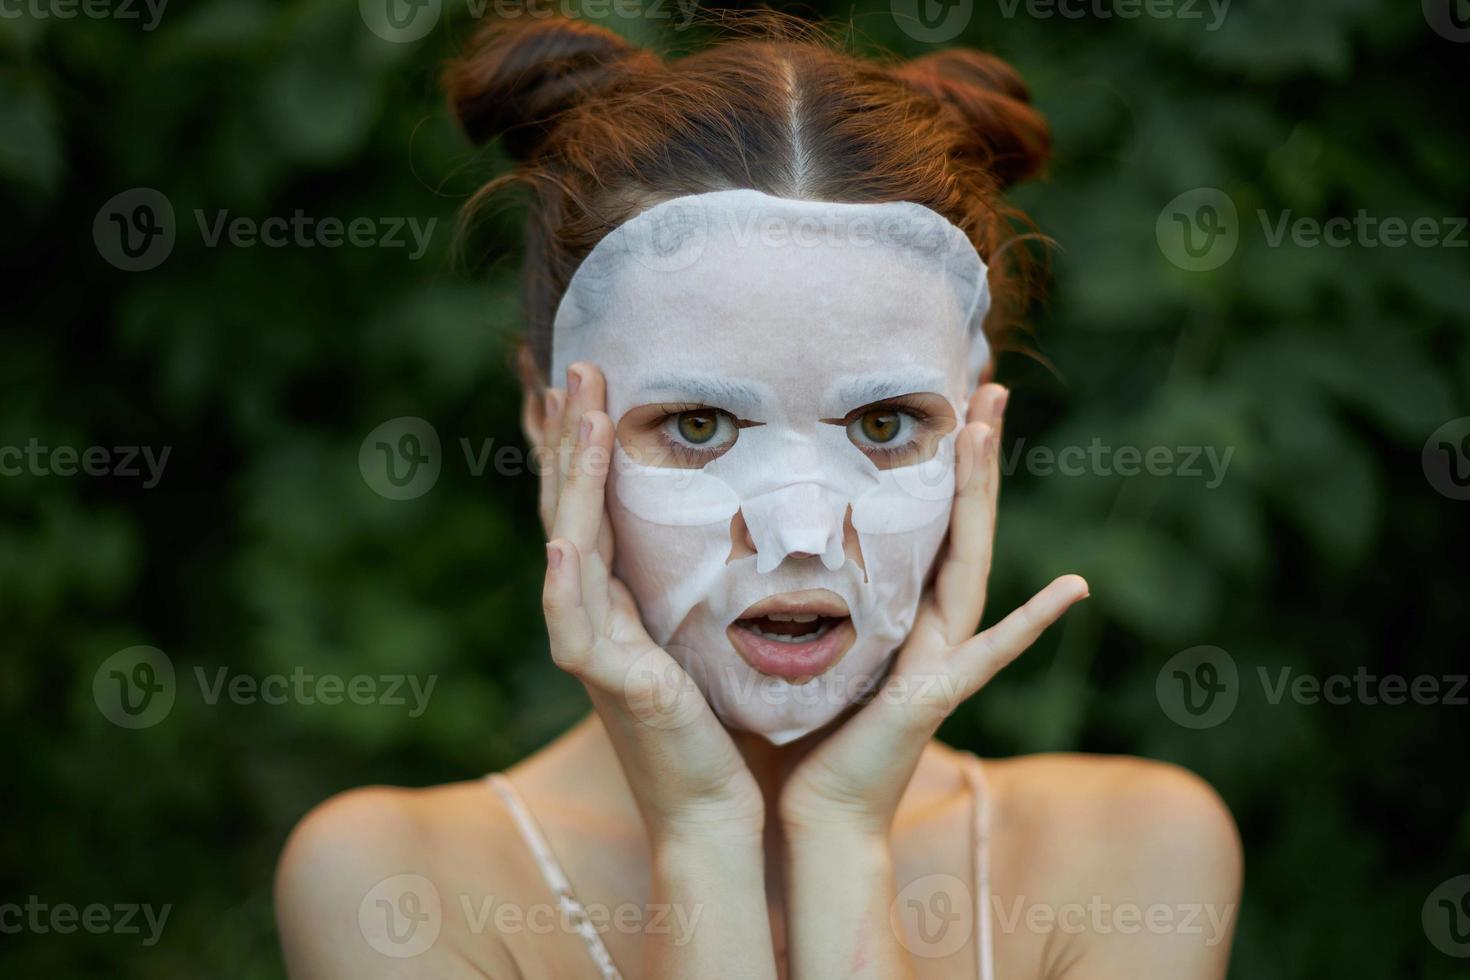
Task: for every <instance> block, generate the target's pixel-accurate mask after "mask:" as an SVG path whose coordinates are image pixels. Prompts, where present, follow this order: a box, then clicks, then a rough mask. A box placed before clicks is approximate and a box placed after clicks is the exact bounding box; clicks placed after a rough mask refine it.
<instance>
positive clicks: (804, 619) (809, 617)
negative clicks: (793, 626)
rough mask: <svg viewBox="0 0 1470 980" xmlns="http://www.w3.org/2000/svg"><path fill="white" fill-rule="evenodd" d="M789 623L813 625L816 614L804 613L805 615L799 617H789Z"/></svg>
mask: <svg viewBox="0 0 1470 980" xmlns="http://www.w3.org/2000/svg"><path fill="white" fill-rule="evenodd" d="M791 621H792V622H793V623H815V622H816V621H817V614H816V613H806V614H804V615H801V616H792V617H791Z"/></svg>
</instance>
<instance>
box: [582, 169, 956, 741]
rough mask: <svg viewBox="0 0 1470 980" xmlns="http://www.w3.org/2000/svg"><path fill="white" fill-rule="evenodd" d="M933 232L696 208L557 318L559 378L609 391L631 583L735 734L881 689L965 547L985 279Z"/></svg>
mask: <svg viewBox="0 0 1470 980" xmlns="http://www.w3.org/2000/svg"><path fill="white" fill-rule="evenodd" d="M681 202H682V203H681ZM679 208H684V209H685V210H684V211H683V213H678V210H677V209H679ZM689 208H693V209H694V212H693V217H691V213H690V211H689V210H688V209H689ZM661 209H662V210H663V211H664V214H663V216H662V217H660V215H659V214H658V212H660V210H661ZM914 209H916V210H914ZM650 216H651V217H650ZM883 220H887V221H890V222H893V223H894V224H893V226H892V227H891V228H890V229H889V230H888V231H887V232H885V231H884V229H883V228H882V227H881V222H882V221H883ZM650 221H663V222H664V223H663V224H662V225H660V226H656V227H654V228H652V229H650V228H649V227H647V225H648V224H649V222H650ZM935 221H938V222H941V223H942V221H943V219H940V218H939V217H938V216H937V215H933V213H932V212H927V211H924V210H923V209H917V206H915V205H830V204H817V203H814V202H796V201H786V200H782V199H778V198H771V197H767V196H766V195H762V194H758V193H756V192H753V191H747V192H725V193H722V194H715V195H701V196H699V197H694V198H683V199H679V200H678V201H674V202H669V203H666V204H665V205H661V206H660V207H659V208H655V209H654V210H653V212H647V213H645V214H644V215H642V216H640V218H637V219H634V221H633V222H630V223H629V224H628V225H624V226H623V227H622V228H620V229H619V230H618V232H615V233H614V235H615V236H619V233H622V234H621V235H620V240H614V241H611V242H604V243H603V245H602V246H599V252H603V251H605V253H606V254H604V255H599V254H598V252H594V254H593V256H591V257H589V260H588V262H587V263H584V267H583V269H582V270H579V272H578V276H577V278H574V280H573V284H572V287H571V289H570V290H569V293H568V299H567V300H564V301H563V305H562V310H561V311H560V312H559V314H558V320H557V330H556V335H555V337H554V351H555V360H556V366H557V369H558V370H564V368H565V365H566V364H568V363H571V362H572V361H585V362H589V363H592V364H595V365H597V366H598V367H599V368H600V369H601V370H602V372H603V374H604V377H605V379H606V383H607V402H608V405H607V407H608V413H609V415H610V416H611V417H612V420H613V424H614V426H615V427H616V433H617V443H616V449H615V454H614V465H613V468H612V473H611V474H610V477H609V514H610V518H611V521H612V524H613V529H614V533H615V536H616V541H617V552H616V566H617V567H616V571H617V574H618V575H619V577H620V578H622V580H623V581H624V582H625V583H626V584H627V585H628V586H629V588H630V589H631V590H632V592H633V594H634V596H635V597H636V598H637V600H638V603H639V607H640V609H641V612H642V614H643V618H644V622H645V624H646V626H647V627H648V630H649V632H650V634H651V635H652V636H653V638H654V640H655V641H656V642H658V643H660V644H662V645H663V646H664V647H665V648H666V649H667V650H668V651H669V652H670V654H672V655H673V657H674V658H675V659H676V660H677V661H678V662H679V663H680V664H681V665H682V666H683V668H684V669H685V670H686V671H687V672H688V673H689V674H690V676H691V677H692V678H693V679H694V680H695V682H696V683H697V684H699V686H700V688H701V690H702V691H703V692H704V694H705V696H706V698H707V699H708V700H709V701H710V703H711V705H712V706H713V707H714V709H715V710H716V712H717V713H718V714H719V715H720V717H721V718H722V719H723V720H724V721H725V722H726V723H727V724H729V725H731V726H732V727H735V728H740V729H745V730H749V731H753V732H757V733H760V734H762V735H764V736H766V737H767V738H768V739H770V740H771V741H773V742H777V743H782V742H786V741H790V740H792V739H795V738H798V737H800V736H801V735H804V734H807V733H808V732H811V731H813V730H815V729H816V728H819V727H821V726H822V725H823V724H825V723H827V722H828V721H830V720H832V719H833V718H834V717H836V716H837V715H838V714H839V713H840V712H841V711H842V710H843V709H844V708H846V707H847V706H848V705H850V704H851V703H852V702H853V701H854V700H855V699H856V698H857V697H859V696H860V695H861V694H862V693H863V692H864V690H865V689H866V688H868V686H869V685H871V684H872V683H873V682H874V681H875V680H876V679H877V678H878V677H880V676H881V674H882V672H883V670H884V669H885V667H886V665H887V662H888V659H889V657H890V656H891V654H892V653H893V652H894V651H895V650H896V648H897V647H898V646H899V645H900V644H901V643H902V642H903V640H904V638H905V637H906V636H907V634H908V631H909V629H910V628H911V626H912V624H913V621H914V616H915V613H916V611H917V607H918V602H919V597H920V593H921V591H922V586H923V582H924V579H925V577H926V575H927V573H928V570H929V568H930V566H931V564H932V563H933V561H934V558H935V555H936V553H937V551H938V549H939V547H940V543H941V541H942V540H943V537H944V533H945V530H946V528H947V525H948V517H949V511H950V503H951V498H952V496H953V490H954V467H953V459H954V450H953V446H954V435H955V433H956V431H957V430H958V428H959V427H960V426H961V425H962V424H963V422H964V419H963V411H964V405H965V401H966V399H967V397H968V394H969V392H970V390H971V389H972V387H973V384H974V380H975V379H974V377H973V376H972V372H973V371H974V363H975V361H976V360H977V357H976V352H975V350H974V349H973V347H972V334H971V331H970V330H969V329H968V327H969V324H970V323H971V322H972V320H973V319H974V316H975V309H974V307H975V306H976V305H977V304H982V303H983V301H984V291H983V284H984V267H983V264H979V259H978V256H975V255H974V252H973V248H969V245H968V242H965V243H964V248H963V249H958V248H956V247H954V242H953V238H952V237H951V236H950V232H953V234H954V235H958V234H959V232H958V230H957V229H953V228H951V227H950V226H948V225H947V223H943V227H942V228H939V227H935V226H933V224H932V223H933V222H935ZM640 222H641V224H640ZM858 222H870V223H871V222H878V224H877V225H872V224H869V225H867V226H865V227H867V228H868V229H869V230H868V233H867V234H866V235H864V234H862V233H861V232H862V229H861V228H858V227H856V226H855V225H856V223H858ZM915 222H919V223H921V224H922V223H924V222H928V223H929V224H928V226H926V227H923V228H920V229H919V230H920V231H924V232H927V234H928V239H927V241H928V244H927V245H925V244H923V242H922V240H920V239H918V237H917V236H916V234H915V228H914V227H913V226H914V224H915ZM671 230H672V233H671ZM936 235H940V236H941V237H939V238H936V237H935V236H936ZM610 237H612V236H610ZM916 241H919V242H920V243H919V244H917V245H916V244H915V242H916ZM604 246H606V248H605V249H604ZM956 253H958V254H956ZM971 263H974V264H979V265H978V286H977V283H976V270H975V269H974V267H973V266H972V265H971ZM579 280H581V281H579ZM980 315H981V316H983V310H981V312H980ZM978 343H979V344H981V345H983V343H984V341H983V338H982V339H980V340H979V341H978Z"/></svg>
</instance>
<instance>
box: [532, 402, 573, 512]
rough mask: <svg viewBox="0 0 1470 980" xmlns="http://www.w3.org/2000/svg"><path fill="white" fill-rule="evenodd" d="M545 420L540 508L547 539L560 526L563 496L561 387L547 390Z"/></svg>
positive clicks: (542, 433)
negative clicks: (558, 504) (559, 502)
mask: <svg viewBox="0 0 1470 980" xmlns="http://www.w3.org/2000/svg"><path fill="white" fill-rule="evenodd" d="M543 399H544V402H545V419H544V422H543V425H542V427H541V448H542V450H543V453H542V463H541V474H540V476H541V484H540V489H539V493H538V495H537V500H536V504H537V509H538V510H539V511H540V513H541V526H542V527H543V528H544V529H545V530H546V535H547V537H550V536H551V529H552V527H554V526H555V524H556V501H557V498H558V497H559V496H560V495H561V416H562V406H563V405H565V404H566V392H564V391H561V390H560V389H558V388H547V389H546V392H545V394H544V396H543Z"/></svg>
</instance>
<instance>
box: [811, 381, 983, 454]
mask: <svg viewBox="0 0 1470 980" xmlns="http://www.w3.org/2000/svg"><path fill="white" fill-rule="evenodd" d="M823 421H826V422H831V423H832V424H834V425H841V426H843V427H844V428H846V429H847V438H848V439H849V440H851V442H852V444H853V445H854V446H856V447H858V448H859V449H861V450H862V451H863V453H864V454H865V455H866V456H867V457H868V458H869V459H870V460H872V461H873V465H875V466H877V467H878V469H880V470H888V469H893V468H894V467H898V466H912V465H914V464H916V463H922V462H924V461H925V460H926V459H929V458H930V457H931V456H933V455H934V453H935V452H936V451H937V450H938V448H939V442H940V440H941V439H942V438H943V437H944V435H945V434H946V433H948V432H950V431H951V430H953V429H954V427H955V415H954V410H953V409H952V408H951V407H950V404H949V401H948V400H947V399H946V398H944V397H943V396H942V395H938V394H935V393H933V392H920V393H917V394H910V395H900V396H899V397H897V398H889V399H886V400H884V401H881V402H874V403H872V404H869V405H864V406H862V407H861V408H856V409H854V410H852V411H851V412H849V413H847V415H846V416H845V417H844V418H840V419H824V420H823Z"/></svg>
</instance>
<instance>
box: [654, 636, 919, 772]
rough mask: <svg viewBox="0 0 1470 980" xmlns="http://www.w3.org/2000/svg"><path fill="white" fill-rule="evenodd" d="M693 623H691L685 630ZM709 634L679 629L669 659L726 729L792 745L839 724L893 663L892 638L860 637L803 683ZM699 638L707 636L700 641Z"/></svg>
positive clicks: (672, 643)
mask: <svg viewBox="0 0 1470 980" xmlns="http://www.w3.org/2000/svg"><path fill="white" fill-rule="evenodd" d="M687 625H689V624H686V626H687ZM711 633H712V631H711V630H708V629H688V630H686V629H680V630H678V631H676V634H675V637H674V639H673V642H671V643H670V644H669V645H668V649H669V652H670V654H671V655H672V656H673V657H674V659H675V660H677V661H678V662H679V663H680V665H681V666H682V667H683V668H684V670H685V672H687V673H688V674H689V676H690V677H691V678H692V679H693V680H694V682H695V684H697V685H698V686H699V689H700V691H701V692H702V693H703V694H704V696H705V699H706V700H707V701H708V702H709V704H710V707H711V708H713V709H714V712H715V714H716V716H717V717H718V718H719V719H720V721H721V722H722V723H724V724H725V726H726V727H728V728H730V729H733V730H735V731H741V732H748V733H751V734H753V735H759V736H760V737H761V738H764V739H765V740H766V741H768V742H770V743H772V744H773V745H787V744H789V743H791V742H794V741H796V740H797V739H799V738H802V737H803V736H805V735H809V734H811V733H812V732H815V731H817V730H818V729H820V728H823V727H825V726H827V725H829V724H830V723H832V722H833V721H835V720H837V719H838V718H839V717H841V716H842V715H843V713H844V712H846V711H848V710H849V709H850V708H852V707H853V705H855V704H856V703H857V702H859V701H861V700H863V699H864V698H865V697H867V696H869V695H870V694H871V692H872V690H873V689H874V687H875V686H876V685H877V684H879V683H880V682H881V681H882V679H883V676H884V674H885V673H886V671H887V668H888V666H889V664H890V662H891V659H892V658H891V651H892V650H893V648H894V645H893V644H892V643H890V642H889V641H888V639H887V638H877V637H874V638H870V639H868V640H867V641H866V642H865V641H864V639H863V638H862V637H859V638H858V639H857V640H856V642H854V643H853V644H852V645H851V647H850V648H849V649H848V650H847V651H846V653H845V655H844V656H843V657H842V658H841V659H840V660H839V661H838V662H836V663H835V664H833V665H831V666H830V667H829V668H828V669H826V670H825V671H824V672H822V673H821V674H819V675H817V676H815V677H811V678H805V679H801V680H791V679H788V678H785V677H779V676H773V675H770V674H765V673H762V672H761V671H759V670H757V669H756V668H754V667H753V666H751V665H750V664H749V663H747V662H746V660H745V659H744V658H742V657H741V655H740V654H739V652H737V650H736V649H735V647H734V645H733V644H732V643H731V642H730V640H729V639H728V638H727V637H726V636H724V635H721V634H720V633H714V634H713V635H711ZM694 634H700V635H702V642H701V638H700V637H697V636H696V635H694Z"/></svg>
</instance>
